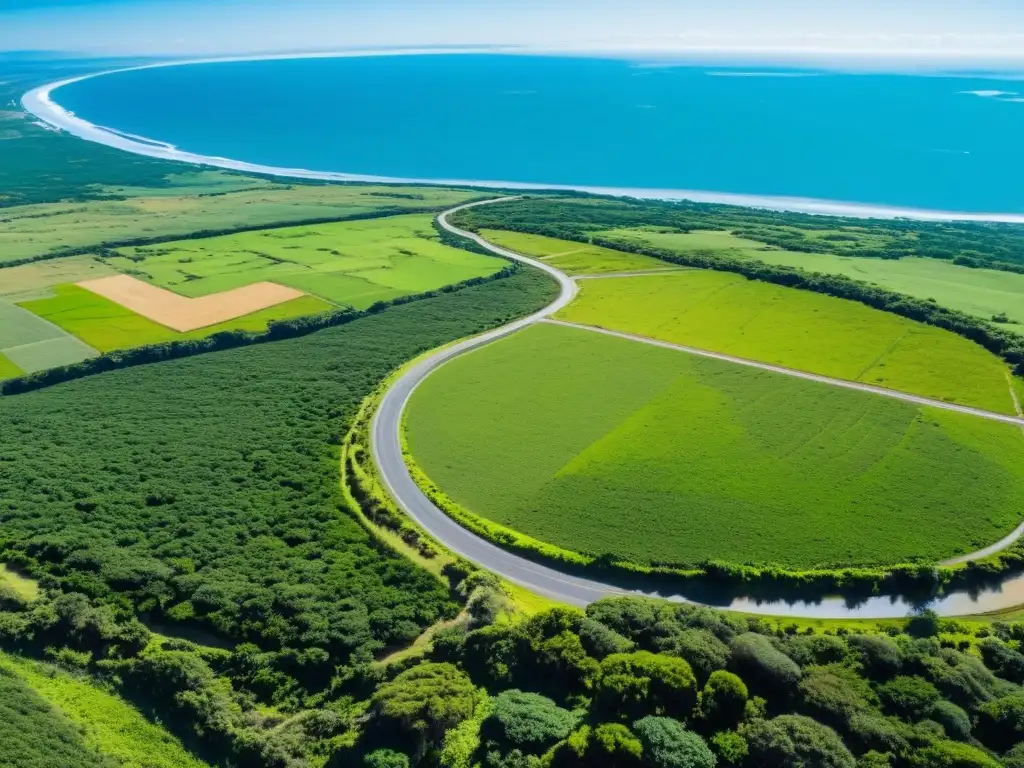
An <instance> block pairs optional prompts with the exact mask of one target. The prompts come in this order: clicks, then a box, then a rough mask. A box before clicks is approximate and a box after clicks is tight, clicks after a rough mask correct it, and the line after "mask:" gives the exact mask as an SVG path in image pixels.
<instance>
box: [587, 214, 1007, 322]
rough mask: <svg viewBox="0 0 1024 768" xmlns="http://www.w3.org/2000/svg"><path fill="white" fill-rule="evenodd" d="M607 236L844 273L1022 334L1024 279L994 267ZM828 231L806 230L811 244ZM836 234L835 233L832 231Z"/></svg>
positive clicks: (748, 243) (632, 232)
mask: <svg viewBox="0 0 1024 768" xmlns="http://www.w3.org/2000/svg"><path fill="white" fill-rule="evenodd" d="M601 234H602V236H605V237H609V238H616V239H622V240H627V241H632V242H637V241H639V242H642V243H645V244H647V245H651V246H654V247H656V248H665V249H667V250H672V251H676V252H679V253H687V252H692V251H713V252H717V253H721V254H722V255H723V256H728V257H731V258H739V259H758V260H759V261H764V262H767V263H769V264H777V265H780V266H786V267H796V268H798V269H803V270H806V271H808V272H823V273H827V274H833V275H844V276H846V277H850V278H853V279H854V280H860V281H862V282H865V283H872V284H874V285H877V286H879V287H880V288H885V289H887V290H890V291H896V292H897V293H905V294H907V295H908V296H914V297H916V298H919V299H934V300H935V301H936V302H937V303H938V304H940V305H941V306H944V307H949V308H950V309H957V310H960V311H961V312H966V313H968V314H971V315H975V316H976V317H981V318H983V319H985V320H990V319H992V318H993V317H995V316H998V315H1006V317H1007V319H1008V320H1009V321H1010V322H1009V323H1007V324H1006V325H1007V327H1009V328H1011V329H1012V330H1016V331H1018V332H1020V331H1024V275H1022V274H1016V273H1013V272H1001V271H998V270H994V269H972V268H970V267H964V266H960V265H957V264H953V263H952V262H950V261H942V260H939V259H924V258H915V257H904V258H901V259H878V258H863V257H857V256H842V255H838V254H831V253H801V252H797V251H785V250H781V249H779V248H771V247H768V246H765V245H764V244H762V243H757V242H754V241H752V240H744V239H742V238H739V237H735V236H734V235H732V234H730V233H728V232H691V233H689V234H681V233H678V232H671V231H669V232H665V231H661V232H659V231H656V229H654V228H646V229H645V228H640V229H618V230H611V231H608V232H604V233H601ZM829 234H830V233H828V232H808V233H806V236H807V237H808V238H809V239H810V240H815V239H818V240H820V239H822V238H824V237H827V236H828V235H829ZM831 234H833V235H835V234H836V233H831Z"/></svg>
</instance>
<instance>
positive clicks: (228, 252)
mask: <svg viewBox="0 0 1024 768" xmlns="http://www.w3.org/2000/svg"><path fill="white" fill-rule="evenodd" d="M119 253H120V254H121V255H120V256H118V257H110V258H107V259H105V262H106V263H107V265H108V266H110V267H112V268H114V269H117V270H118V271H121V272H125V273H127V274H130V275H134V276H135V277H138V278H140V279H143V280H146V281H148V282H151V283H153V284H154V285H159V286H161V287H163V288H168V289H170V290H173V291H175V292H176V293H180V294H182V295H184V296H190V297H197V296H207V295H209V294H211V293H219V292H221V291H226V290H230V289H232V288H239V287H241V286H245V285H249V284H251V283H255V282H259V281H262V280H268V281H271V282H276V283H281V284H282V285H288V286H291V287H293V288H297V289H299V290H301V291H306V292H307V293H311V294H313V295H316V296H319V297H321V298H323V299H325V300H327V301H330V302H333V303H335V304H350V305H352V306H355V307H357V308H361V309H362V308H366V307H368V306H370V305H371V304H373V303H375V302H377V301H386V300H388V299H393V298H396V297H398V296H404V295H407V294H411V293H419V292H422V291H428V290H432V289H435V288H440V287H442V286H445V285H448V284H450V283H457V282H461V281H463V280H467V279H469V278H473V277H483V276H486V275H490V274H493V273H494V272H497V271H498V270H499V269H501V268H502V267H503V266H504V262H503V261H501V260H500V259H496V258H491V257H487V256H481V255H479V254H475V253H470V252H469V251H463V250H460V249H457V248H452V247H450V246H446V245H443V244H442V243H441V242H440V241H439V239H438V236H437V233H436V232H435V231H434V228H433V225H432V219H431V217H430V216H429V215H411V216H397V217H390V218H386V219H370V220H365V221H353V222H343V223H338V224H321V225H316V226H306V227H288V228H284V229H273V230H266V231H260V232H245V233H241V234H236V235H228V236H225V237H215V238H207V239H202V240H183V241H180V242H174V243H162V244H160V245H154V246H147V247H142V248H125V249H122V250H121V251H120V252H119Z"/></svg>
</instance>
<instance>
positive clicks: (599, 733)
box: [586, 723, 643, 768]
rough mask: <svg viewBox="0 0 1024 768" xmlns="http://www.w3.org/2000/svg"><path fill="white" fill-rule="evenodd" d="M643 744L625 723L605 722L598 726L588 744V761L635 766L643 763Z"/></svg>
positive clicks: (625, 767) (627, 767)
mask: <svg viewBox="0 0 1024 768" xmlns="http://www.w3.org/2000/svg"><path fill="white" fill-rule="evenodd" d="M642 755H643V745H642V744H641V743H640V740H639V739H638V738H637V737H636V736H634V735H633V733H632V732H631V731H630V730H629V729H628V728H627V727H626V726H624V725H620V724H618V723H605V724H604V725H599V726H597V728H596V729H594V731H593V732H592V734H591V736H590V741H589V742H588V744H587V751H586V757H587V763H588V764H589V765H595V766H598V765H600V766H602V768H603V767H604V766H607V767H608V768H635V766H639V765H641V756H642Z"/></svg>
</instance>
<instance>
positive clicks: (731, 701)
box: [700, 670, 749, 731]
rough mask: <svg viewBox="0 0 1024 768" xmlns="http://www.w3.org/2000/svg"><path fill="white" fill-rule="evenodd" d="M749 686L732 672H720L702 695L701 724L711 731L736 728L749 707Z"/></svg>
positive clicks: (712, 675) (713, 677) (708, 683)
mask: <svg viewBox="0 0 1024 768" xmlns="http://www.w3.org/2000/svg"><path fill="white" fill-rule="evenodd" d="M748 698H749V694H748V693H747V686H746V685H745V684H744V682H743V681H742V680H740V679H739V678H738V677H737V676H736V675H734V674H733V673H732V672H725V671H723V670H718V671H717V672H713V673H712V674H711V677H709V678H708V682H707V685H705V686H704V690H703V691H702V692H701V694H700V716H701V724H702V726H704V727H705V728H707V729H708V730H710V731H722V730H726V729H728V728H733V727H735V726H736V725H737V724H738V723H739V722H740V720H742V719H743V712H744V710H745V709H746V706H747V699H748Z"/></svg>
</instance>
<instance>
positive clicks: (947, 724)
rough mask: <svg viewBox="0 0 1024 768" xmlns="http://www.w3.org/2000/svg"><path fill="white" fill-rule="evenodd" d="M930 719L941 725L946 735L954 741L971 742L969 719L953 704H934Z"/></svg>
mask: <svg viewBox="0 0 1024 768" xmlns="http://www.w3.org/2000/svg"><path fill="white" fill-rule="evenodd" d="M931 719H932V720H934V721H935V722H937V723H938V724H939V725H941V726H942V728H943V729H944V730H945V731H946V735H947V736H948V737H949V738H951V739H953V740H954V741H970V740H971V717H970V715H968V714H967V713H966V712H964V711H963V710H962V709H960V707H958V706H957V705H956V704H954V703H953V702H951V701H937V702H935V706H934V707H932V711H931Z"/></svg>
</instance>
